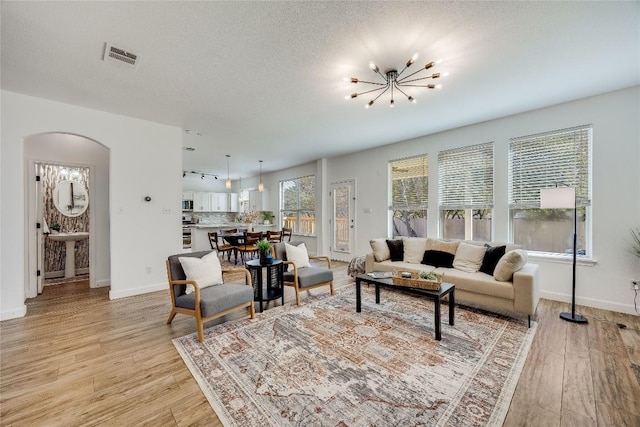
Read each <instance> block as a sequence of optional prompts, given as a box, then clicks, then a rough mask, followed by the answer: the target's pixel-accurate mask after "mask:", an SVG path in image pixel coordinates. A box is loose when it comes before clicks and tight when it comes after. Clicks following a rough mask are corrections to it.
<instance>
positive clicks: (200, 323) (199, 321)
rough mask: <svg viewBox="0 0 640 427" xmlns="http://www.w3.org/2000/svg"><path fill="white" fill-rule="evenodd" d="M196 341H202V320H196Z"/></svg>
mask: <svg viewBox="0 0 640 427" xmlns="http://www.w3.org/2000/svg"><path fill="white" fill-rule="evenodd" d="M197 322H198V341H200V342H203V341H204V325H203V324H202V320H200V319H198V320H197Z"/></svg>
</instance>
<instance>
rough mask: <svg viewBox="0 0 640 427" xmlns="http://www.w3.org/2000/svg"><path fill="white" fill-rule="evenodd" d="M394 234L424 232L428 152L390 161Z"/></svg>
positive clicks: (408, 234)
mask: <svg viewBox="0 0 640 427" xmlns="http://www.w3.org/2000/svg"><path fill="white" fill-rule="evenodd" d="M389 163H390V167H391V173H390V176H391V206H389V212H390V214H391V221H392V223H393V224H392V229H393V232H392V234H393V237H397V236H418V237H426V236H427V205H428V202H429V191H428V188H429V161H428V159H427V156H426V155H424V156H418V157H411V158H407V159H401V160H394V161H391V162H389Z"/></svg>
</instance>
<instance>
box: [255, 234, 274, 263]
mask: <svg viewBox="0 0 640 427" xmlns="http://www.w3.org/2000/svg"><path fill="white" fill-rule="evenodd" d="M256 248H258V253H259V254H260V264H273V256H272V255H271V243H269V241H268V240H266V239H263V240H260V241H259V242H258V243H256Z"/></svg>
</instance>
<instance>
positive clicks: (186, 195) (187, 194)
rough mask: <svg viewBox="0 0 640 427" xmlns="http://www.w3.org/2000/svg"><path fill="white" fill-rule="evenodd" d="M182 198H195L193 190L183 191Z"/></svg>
mask: <svg viewBox="0 0 640 427" xmlns="http://www.w3.org/2000/svg"><path fill="white" fill-rule="evenodd" d="M182 200H193V191H183V192H182Z"/></svg>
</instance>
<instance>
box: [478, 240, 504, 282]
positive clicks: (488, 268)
mask: <svg viewBox="0 0 640 427" xmlns="http://www.w3.org/2000/svg"><path fill="white" fill-rule="evenodd" d="M484 246H485V248H487V252H485V254H484V259H483V260H482V265H481V266H480V271H482V272H483V273H486V274H488V275H490V276H493V271H494V270H495V269H496V265H497V264H498V261H500V258H502V256H503V255H504V254H505V252H506V248H507V247H506V246H489V245H487V244H485V245H484Z"/></svg>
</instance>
